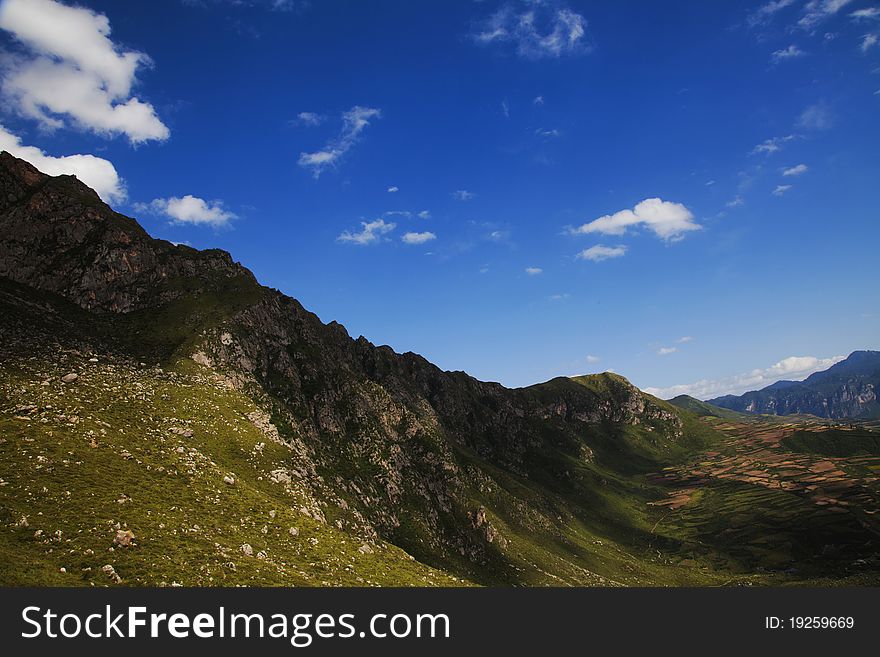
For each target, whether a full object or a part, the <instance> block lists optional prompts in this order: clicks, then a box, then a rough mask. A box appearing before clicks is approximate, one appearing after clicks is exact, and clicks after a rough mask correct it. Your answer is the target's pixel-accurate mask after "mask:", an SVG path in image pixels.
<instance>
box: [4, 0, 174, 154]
mask: <svg viewBox="0 0 880 657" xmlns="http://www.w3.org/2000/svg"><path fill="white" fill-rule="evenodd" d="M0 28H2V29H4V30H6V31H8V32H10V33H11V34H12V35H13V36H14V37H15V38H16V40H17V41H19V42H20V43H21V44H23V45H24V46H25V47H26V50H27V54H26V55H16V56H13V57H10V58H9V61H8V63H7V65H6V66H5V67H4V69H3V81H2V89H3V95H4V97H5V98H6V99H7V101H8V102H12V103H14V104H15V105H16V107H17V110H18V111H19V112H21V114H23V115H24V116H27V117H29V118H32V119H36V120H37V121H39V122H40V123H41V124H42V125H43V127H45V128H49V129H53V128H59V127H62V126H63V125H64V121H63V118H62V117H69V119H70V120H72V122H73V124H74V125H76V126H77V127H79V128H81V129H84V130H89V131H92V132H95V133H98V134H103V135H125V136H126V137H128V139H129V141H131V142H132V143H140V142H144V141H149V140H160V141H161V140H165V139H167V138H168V135H169V130H168V128H167V127H166V126H165V124H163V123H162V121H161V120H159V117H158V116H156V112H155V110H154V109H153V106H152V105H150V104H149V103H145V102H143V101H141V100H140V99H138V98H135V97H133V96H132V95H131V90H132V86H133V85H134V84H135V82H136V74H137V72H138V70H139V69H140V68H143V67H146V66H149V65H150V64H151V61H150V58H149V57H148V56H147V55H145V54H144V53H140V52H136V51H133V50H124V49H122V48H121V47H120V46H118V45H117V44H115V43H113V41H111V40H110V38H109V35H110V21H109V20H108V19H107V17H106V16H104V15H103V14H98V13H95V12H93V11H91V10H90V9H86V8H83V7H70V6H67V5H64V4H61V3H60V2H55V1H54V0H5V1H4V2H3V4H2V5H0Z"/></svg>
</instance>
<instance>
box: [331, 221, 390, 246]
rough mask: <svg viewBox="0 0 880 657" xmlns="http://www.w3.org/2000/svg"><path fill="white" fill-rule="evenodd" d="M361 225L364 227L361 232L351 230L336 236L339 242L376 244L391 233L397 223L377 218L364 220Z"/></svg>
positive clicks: (363, 244) (364, 244) (362, 244)
mask: <svg viewBox="0 0 880 657" xmlns="http://www.w3.org/2000/svg"><path fill="white" fill-rule="evenodd" d="M361 226H362V227H363V228H362V229H361V230H360V232H357V233H353V232H351V231H348V230H346V231H343V232H342V234H341V235H339V237H337V238H336V240H337V241H338V242H347V243H349V244H359V245H361V246H366V245H367V244H374V243H376V242H378V241H380V240H381V239H382V236H383V235H385V234H387V233H390V232H391V231H392V230H394V229H395V228H397V224H395V223H393V222H386V221H384V220H383V219H375V220H373V221H362V222H361Z"/></svg>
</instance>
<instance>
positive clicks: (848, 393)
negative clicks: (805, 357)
mask: <svg viewBox="0 0 880 657" xmlns="http://www.w3.org/2000/svg"><path fill="white" fill-rule="evenodd" d="M878 389H880V352H878V351H854V352H853V353H851V354H850V355H849V356H848V357H847V358H846V359H844V360H842V361H840V362H839V363H836V364H834V365H832V366H831V367H829V368H828V369H827V370H824V371H822V372H816V373H814V374H811V375H810V376H808V377H807V378H806V379H804V380H803V381H777V382H776V383H773V384H771V385H769V386H767V387H765V388H762V389H761V390H755V391H751V392H746V393H744V394H742V395H725V396H723V397H717V398H715V399H710V400H708V403H710V404H714V405H715V406H720V407H722V408H727V409H730V410H733V411H740V412H745V413H763V414H766V415H799V414H800V415H815V416H817V417H824V418H833V419H844V418H860V419H861V418H864V419H868V418H876V417H880V401H878V398H877V392H878Z"/></svg>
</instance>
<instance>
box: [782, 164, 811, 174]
mask: <svg viewBox="0 0 880 657" xmlns="http://www.w3.org/2000/svg"><path fill="white" fill-rule="evenodd" d="M808 170H809V167H808V166H807V165H806V164H798V165H797V166H793V167H790V168H788V169H785V170H784V171H783V172H782V175H783V176H799V175H801V174H803V173H806V172H807V171H808Z"/></svg>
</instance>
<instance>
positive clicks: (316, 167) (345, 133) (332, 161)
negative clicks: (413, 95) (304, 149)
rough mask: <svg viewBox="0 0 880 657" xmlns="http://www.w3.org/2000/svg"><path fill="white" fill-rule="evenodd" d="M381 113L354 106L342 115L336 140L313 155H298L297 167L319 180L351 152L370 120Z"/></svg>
mask: <svg viewBox="0 0 880 657" xmlns="http://www.w3.org/2000/svg"><path fill="white" fill-rule="evenodd" d="M381 116H382V111H381V110H378V109H375V108H372V107H361V106H360V105H355V106H354V107H352V108H351V109H350V110H348V111H347V112H343V113H342V131H341V132H340V133H339V136H338V137H336V139H334V140H332V141H330V142H328V143H327V145H326V146H324V148H323V149H321V150H319V151H315V152H313V153H300V156H299V165H300V166H301V167H303V168H306V169H311V171H312V175H313V176H314V177H315V178H319V177H320V176H321V174H322V173H323V172H324V171H325V170H326V169H328V168H331V167H335V166H337V165H338V163H339V161H340V160H341V159H342V158H343V157H344V156H345V154H346V153H348V151H349V150H351V148H352V146H354V145H355V144H356V143H357V141H358V139H359V138H360V135H361V133H362V132H363V131H364V130H365V129H366V127H367V126H368V125H370V121H371V120H372V119H378V118H381Z"/></svg>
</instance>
